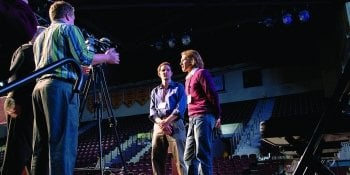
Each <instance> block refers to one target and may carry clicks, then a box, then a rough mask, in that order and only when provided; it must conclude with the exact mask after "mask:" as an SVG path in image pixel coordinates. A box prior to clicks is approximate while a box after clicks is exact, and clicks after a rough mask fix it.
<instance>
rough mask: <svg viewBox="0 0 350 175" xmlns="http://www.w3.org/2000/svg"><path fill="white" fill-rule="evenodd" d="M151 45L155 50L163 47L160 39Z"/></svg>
mask: <svg viewBox="0 0 350 175" xmlns="http://www.w3.org/2000/svg"><path fill="white" fill-rule="evenodd" d="M151 46H152V47H154V48H156V49H157V50H162V49H163V43H162V42H161V41H156V42H155V43H154V44H152V45H151Z"/></svg>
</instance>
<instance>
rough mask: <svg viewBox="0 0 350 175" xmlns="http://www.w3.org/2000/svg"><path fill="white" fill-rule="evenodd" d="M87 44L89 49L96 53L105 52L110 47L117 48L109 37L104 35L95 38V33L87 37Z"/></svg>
mask: <svg viewBox="0 0 350 175" xmlns="http://www.w3.org/2000/svg"><path fill="white" fill-rule="evenodd" d="M85 44H86V45H87V48H88V50H90V51H93V52H95V53H104V52H106V51H107V50H108V49H110V48H113V47H114V48H115V49H117V46H116V45H113V43H112V42H111V40H110V39H109V38H106V37H103V38H100V39H97V38H95V37H94V36H93V35H90V36H88V37H87V39H86V41H85Z"/></svg>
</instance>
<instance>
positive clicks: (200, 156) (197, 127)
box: [184, 114, 215, 175]
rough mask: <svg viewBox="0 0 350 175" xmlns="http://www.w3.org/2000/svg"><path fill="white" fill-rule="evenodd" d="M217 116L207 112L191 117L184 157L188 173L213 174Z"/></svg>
mask: <svg viewBox="0 0 350 175" xmlns="http://www.w3.org/2000/svg"><path fill="white" fill-rule="evenodd" d="M214 126H215V116H214V115H212V114H206V115H203V116H196V117H191V116H190V118H189V125H188V131H187V138H186V146H185V153H184V159H185V163H186V166H187V174H188V175H197V174H201V175H212V174H213V157H212V155H213V151H212V149H213V148H212V146H213V142H212V140H213V130H214Z"/></svg>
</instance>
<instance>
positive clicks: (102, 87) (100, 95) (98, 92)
mask: <svg viewBox="0 0 350 175" xmlns="http://www.w3.org/2000/svg"><path fill="white" fill-rule="evenodd" d="M102 66H103V65H102V64H98V65H94V66H92V68H91V70H90V72H89V78H88V79H87V82H86V84H85V88H84V91H83V96H82V100H81V106H80V109H79V111H80V119H81V117H82V116H81V115H82V114H83V111H84V108H85V106H86V102H87V96H88V93H89V91H90V88H91V86H92V87H93V89H92V93H93V106H94V115H95V117H96V118H97V119H98V131H99V132H98V133H99V150H100V152H99V158H100V161H99V166H100V171H101V175H103V172H104V163H102V161H103V147H102V127H101V123H102V119H103V108H104V107H105V108H106V110H107V114H108V119H109V122H113V123H110V127H113V128H114V133H115V136H116V141H117V148H118V151H119V153H120V158H121V161H122V165H123V169H124V171H125V174H126V164H125V161H124V157H123V154H122V150H121V148H120V140H119V136H118V131H117V127H116V126H117V121H116V119H115V117H114V114H113V110H112V102H111V98H110V95H109V92H108V88H107V84H106V79H105V75H104V71H103V67H102ZM111 119H112V120H113V121H111Z"/></svg>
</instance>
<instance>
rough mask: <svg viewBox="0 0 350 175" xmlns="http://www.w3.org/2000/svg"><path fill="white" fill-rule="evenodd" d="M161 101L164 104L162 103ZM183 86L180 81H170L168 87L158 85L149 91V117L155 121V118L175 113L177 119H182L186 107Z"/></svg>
mask: <svg viewBox="0 0 350 175" xmlns="http://www.w3.org/2000/svg"><path fill="white" fill-rule="evenodd" d="M161 103H163V104H164V105H162V104H161ZM186 103H187V99H186V93H185V88H184V86H183V85H182V84H181V83H178V82H173V81H172V82H170V83H169V86H168V89H165V88H164V87H163V86H162V85H159V86H157V87H155V88H153V90H152V91H151V101H150V114H149V118H150V119H151V120H152V121H153V122H155V118H156V117H159V118H164V117H167V116H169V115H176V116H178V117H179V118H178V119H184V114H185V111H186V107H187V104H186Z"/></svg>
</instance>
